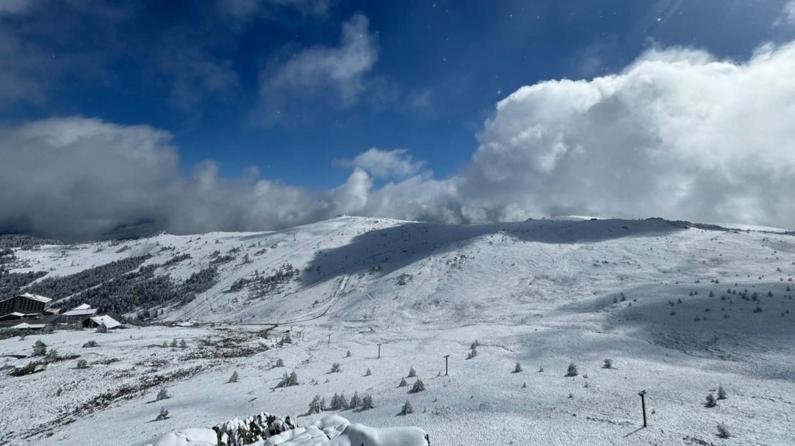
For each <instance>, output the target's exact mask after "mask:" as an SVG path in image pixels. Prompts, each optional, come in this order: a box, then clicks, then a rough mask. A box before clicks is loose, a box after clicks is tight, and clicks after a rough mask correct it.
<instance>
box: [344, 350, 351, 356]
mask: <svg viewBox="0 0 795 446" xmlns="http://www.w3.org/2000/svg"><path fill="white" fill-rule="evenodd" d="M345 357H346V358H350V357H351V351H350V350H348V351H347V352H346V353H345Z"/></svg>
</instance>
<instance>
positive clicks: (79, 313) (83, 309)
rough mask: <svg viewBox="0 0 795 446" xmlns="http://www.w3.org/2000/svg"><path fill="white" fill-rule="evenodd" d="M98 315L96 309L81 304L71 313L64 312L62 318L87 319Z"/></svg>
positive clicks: (70, 311)
mask: <svg viewBox="0 0 795 446" xmlns="http://www.w3.org/2000/svg"><path fill="white" fill-rule="evenodd" d="M95 314H97V309H96V308H91V305H89V304H80V305H78V306H76V307H74V308H72V309H71V310H69V311H64V312H63V313H61V316H63V317H66V318H81V319H82V318H85V317H89V316H93V315H95Z"/></svg>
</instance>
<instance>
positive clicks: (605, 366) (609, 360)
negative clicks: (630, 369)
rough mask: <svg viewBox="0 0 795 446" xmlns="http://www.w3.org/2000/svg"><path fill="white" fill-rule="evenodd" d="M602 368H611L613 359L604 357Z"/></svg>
mask: <svg viewBox="0 0 795 446" xmlns="http://www.w3.org/2000/svg"><path fill="white" fill-rule="evenodd" d="M602 368H603V369H612V368H613V360H612V359H605V363H604V364H603V365H602Z"/></svg>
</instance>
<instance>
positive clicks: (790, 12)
mask: <svg viewBox="0 0 795 446" xmlns="http://www.w3.org/2000/svg"><path fill="white" fill-rule="evenodd" d="M783 12H784V20H785V21H786V22H787V23H789V24H790V25H795V0H791V1H789V2H788V3H787V4H786V5H784V11H783Z"/></svg>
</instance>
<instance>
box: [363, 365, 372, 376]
mask: <svg viewBox="0 0 795 446" xmlns="http://www.w3.org/2000/svg"><path fill="white" fill-rule="evenodd" d="M372 374H373V372H372V371H371V370H370V368H369V367H368V368H367V370H365V371H364V376H370V375H372Z"/></svg>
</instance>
